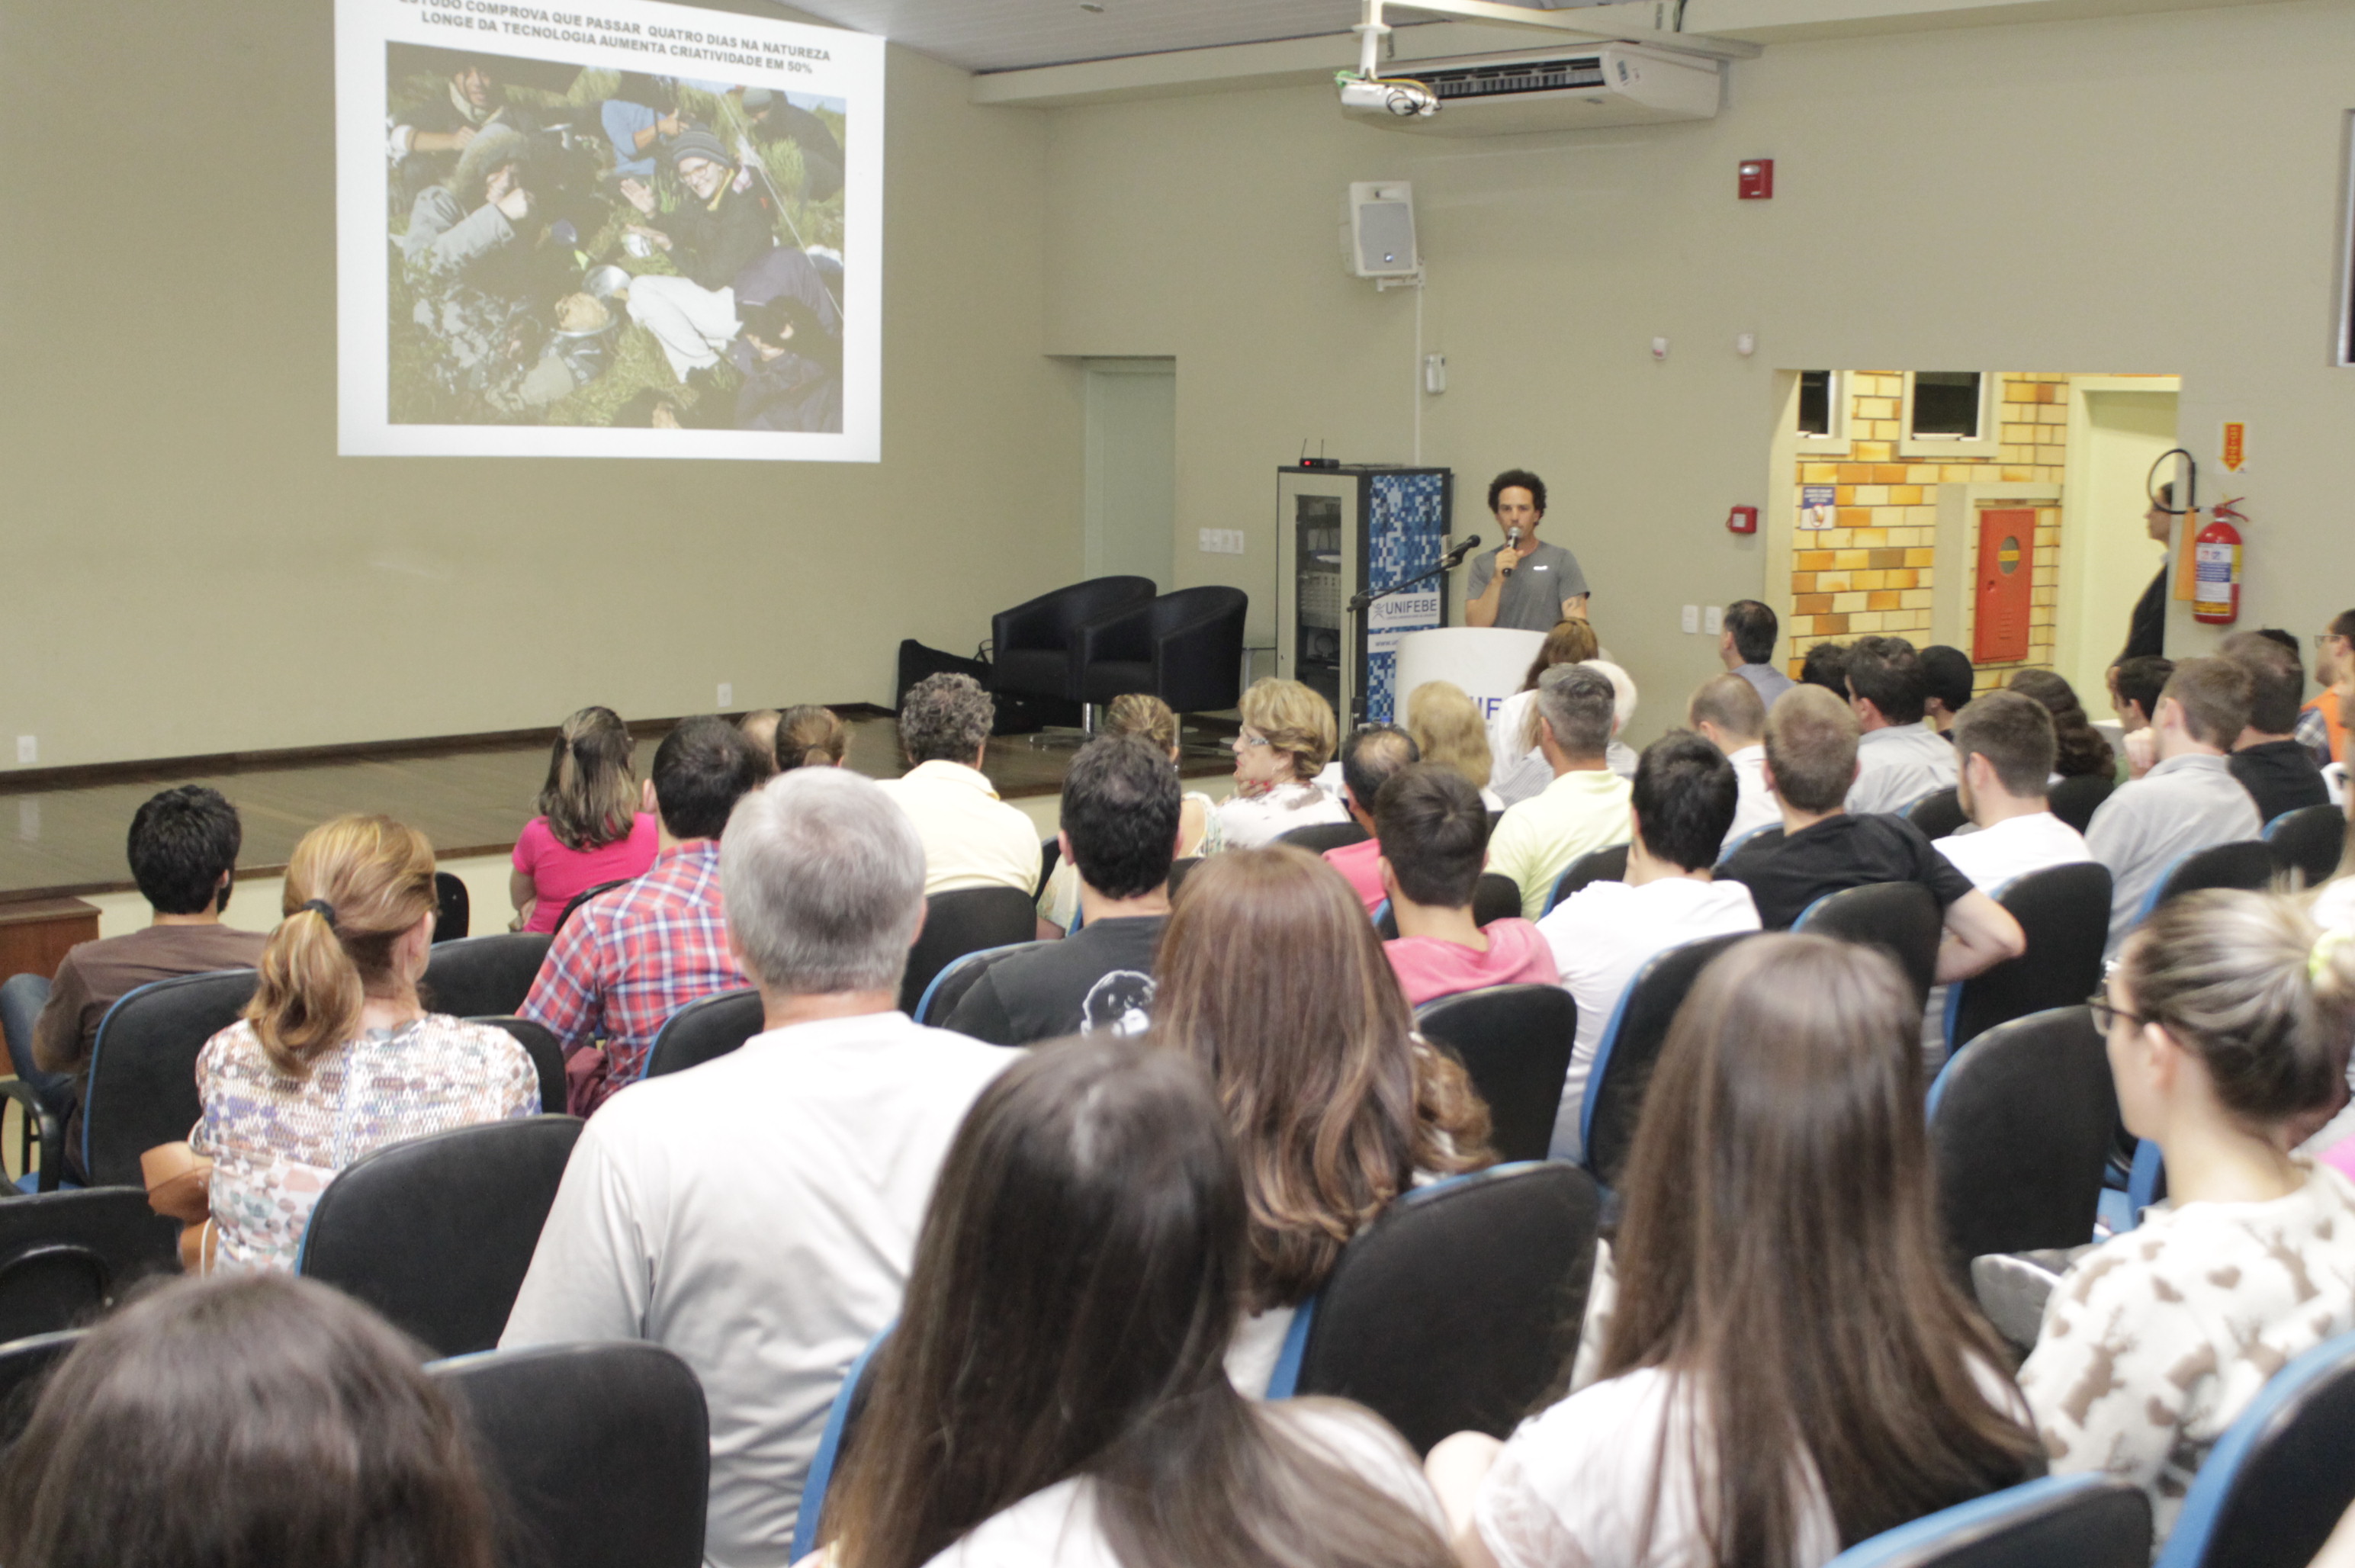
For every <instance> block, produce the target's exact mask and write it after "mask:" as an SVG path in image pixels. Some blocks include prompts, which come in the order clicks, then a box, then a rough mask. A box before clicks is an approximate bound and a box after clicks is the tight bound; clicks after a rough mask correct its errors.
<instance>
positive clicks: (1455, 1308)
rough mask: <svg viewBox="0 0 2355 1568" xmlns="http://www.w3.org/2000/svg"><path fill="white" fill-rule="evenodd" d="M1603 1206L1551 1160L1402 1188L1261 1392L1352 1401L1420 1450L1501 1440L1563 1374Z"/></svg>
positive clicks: (1338, 1272)
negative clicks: (1452, 1437)
mask: <svg viewBox="0 0 2355 1568" xmlns="http://www.w3.org/2000/svg"><path fill="white" fill-rule="evenodd" d="M1601 1211H1602V1202H1601V1197H1600V1195H1599V1194H1598V1193H1597V1192H1596V1190H1595V1188H1594V1182H1593V1179H1592V1178H1590V1177H1589V1176H1588V1175H1587V1174H1586V1173H1585V1172H1584V1171H1582V1170H1581V1169H1579V1168H1577V1167H1576V1166H1574V1165H1565V1164H1562V1163H1561V1162H1559V1161H1545V1162H1540V1163H1538V1164H1533V1165H1502V1166H1497V1167H1496V1168H1494V1169H1490V1170H1485V1171H1482V1172H1480V1173H1478V1174H1476V1175H1473V1176H1465V1177H1458V1178H1456V1179H1454V1180H1451V1181H1444V1182H1440V1183H1438V1184H1436V1185H1434V1186H1431V1187H1425V1188H1423V1189H1418V1190H1416V1191H1414V1192H1412V1193H1409V1194H1408V1195H1407V1196H1406V1197H1404V1198H1401V1200H1399V1201H1397V1202H1396V1203H1393V1204H1391V1207H1390V1209H1389V1211H1387V1212H1385V1213H1384V1214H1383V1215H1382V1217H1381V1218H1380V1219H1379V1220H1377V1221H1374V1222H1373V1223H1372V1224H1371V1225H1369V1226H1368V1227H1367V1228H1366V1229H1365V1230H1364V1231H1363V1232H1360V1233H1359V1235H1358V1237H1357V1239H1356V1240H1354V1241H1352V1242H1351V1243H1349V1244H1348V1246H1347V1247H1346V1248H1344V1249H1343V1250H1342V1253H1341V1260H1340V1262H1339V1263H1337V1264H1335V1265H1334V1268H1333V1272H1332V1274H1331V1275H1328V1276H1327V1279H1326V1281H1325V1285H1324V1288H1322V1289H1321V1290H1319V1291H1318V1292H1317V1293H1316V1297H1315V1299H1314V1300H1313V1301H1312V1302H1310V1303H1308V1304H1306V1305H1304V1306H1303V1307H1301V1309H1300V1317H1296V1318H1295V1323H1294V1334H1295V1338H1294V1339H1293V1340H1292V1341H1289V1342H1287V1345H1286V1356H1285V1361H1284V1364H1281V1365H1279V1367H1278V1369H1277V1375H1276V1381H1273V1382H1272V1383H1271V1384H1270V1386H1269V1389H1268V1395H1269V1397H1270V1398H1279V1397H1284V1396H1286V1395H1289V1394H1294V1393H1303V1394H1310V1393H1323V1394H1338V1395H1340V1396H1341V1397H1343V1398H1345V1399H1354V1400H1357V1401H1358V1402H1359V1403H1362V1404H1365V1405H1367V1406H1369V1407H1370V1408H1371V1409H1372V1410H1373V1411H1374V1412H1375V1413H1378V1414H1379V1415H1380V1416H1381V1417H1382V1418H1383V1419H1384V1420H1386V1421H1388V1422H1389V1423H1390V1424H1391V1425H1392V1426H1395V1427H1397V1428H1398V1430H1399V1432H1400V1434H1401V1435H1402V1436H1404V1437H1405V1438H1406V1440H1407V1441H1408V1442H1409V1443H1412V1445H1414V1447H1415V1451H1416V1452H1417V1453H1427V1452H1429V1451H1430V1449H1431V1446H1432V1445H1433V1444H1435V1443H1437V1442H1438V1441H1439V1440H1440V1439H1441V1438H1443V1437H1444V1436H1446V1435H1448V1434H1450V1433H1452V1432H1486V1433H1489V1434H1491V1435H1495V1436H1497V1437H1502V1436H1503V1435H1506V1434H1507V1433H1508V1432H1510V1431H1511V1430H1512V1429H1513V1425H1514V1424H1515V1423H1517V1422H1518V1421H1519V1420H1520V1419H1521V1417H1523V1416H1524V1415H1527V1414H1528V1413H1529V1408H1530V1406H1531V1405H1533V1404H1535V1403H1537V1401H1538V1400H1539V1398H1540V1396H1541V1395H1542V1394H1544V1393H1545V1392H1547V1390H1548V1389H1550V1388H1551V1387H1552V1386H1554V1384H1555V1383H1556V1382H1557V1381H1558V1380H1561V1377H1562V1374H1563V1373H1564V1372H1566V1371H1568V1366H1569V1359H1570V1357H1571V1356H1572V1354H1573V1353H1574V1352H1575V1351H1576V1349H1577V1347H1578V1330H1579V1324H1580V1322H1581V1321H1582V1319H1583V1318H1584V1317H1585V1315H1586V1291H1587V1286H1588V1285H1589V1284H1590V1283H1591V1282H1592V1280H1593V1273H1594V1232H1595V1225H1596V1222H1597V1221H1598V1219H1599V1218H1600V1215H1601ZM1303 1319H1305V1321H1303Z"/></svg>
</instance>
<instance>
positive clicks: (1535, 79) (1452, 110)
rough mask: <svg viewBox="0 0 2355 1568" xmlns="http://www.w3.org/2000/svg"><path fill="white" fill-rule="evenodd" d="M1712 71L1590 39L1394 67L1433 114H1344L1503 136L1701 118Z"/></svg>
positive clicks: (1444, 132) (1712, 96)
mask: <svg viewBox="0 0 2355 1568" xmlns="http://www.w3.org/2000/svg"><path fill="white" fill-rule="evenodd" d="M1721 70H1722V67H1721V65H1720V64H1719V62H1718V61H1716V60H1713V59H1703V58H1701V57H1700V56H1697V55H1679V54H1669V53H1668V52H1666V51H1664V50H1660V49H1651V48H1644V47H1643V46H1641V45H1639V44H1599V45H1594V46H1591V47H1588V48H1578V49H1549V50H1545V51H1542V52H1531V53H1527V54H1509V55H1477V56H1473V57H1469V58H1466V59H1453V60H1428V61H1420V62H1417V63H1415V64H1413V65H1412V66H1409V65H1405V64H1402V63H1401V64H1397V65H1393V66H1391V67H1390V68H1389V69H1387V70H1386V72H1385V73H1384V74H1385V75H1386V76H1387V77H1390V78H1392V79H1401V80H1412V81H1418V82H1421V83H1422V84H1423V86H1424V87H1426V88H1428V89H1429V90H1430V91H1431V92H1432V93H1433V95H1434V96H1435V97H1436V98H1437V99H1438V101H1439V112H1437V113H1435V114H1417V113H1414V112H1412V111H1408V112H1396V111H1395V110H1386V109H1383V108H1380V107H1370V106H1359V105H1357V104H1353V103H1345V104H1344V106H1343V112H1344V113H1346V114H1348V116H1349V117H1350V118H1351V119H1353V120H1363V121H1365V122H1366V123H1369V124H1372V125H1380V126H1384V127H1386V128H1388V129H1390V130H1392V131H1417V132H1421V133H1423V134H1425V135H1433V136H1509V135H1515V134H1518V133H1522V132H1529V131H1582V130H1587V129H1589V128H1592V127H1596V126H1605V125H1649V124H1653V123H1657V122H1660V121H1666V120H1708V119H1712V118H1714V117H1715V116H1716V114H1717V106H1718V101H1719V99H1720V97H1721V92H1722V86H1723V79H1722V77H1721Z"/></svg>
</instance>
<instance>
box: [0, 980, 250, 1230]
mask: <svg viewBox="0 0 2355 1568" xmlns="http://www.w3.org/2000/svg"><path fill="white" fill-rule="evenodd" d="M254 983H255V976H254V972H253V971H252V970H250V969H222V970H219V971H218V972H216V973H214V974H210V975H180V976H174V977H173V978H171V979H169V980H158V981H155V983H154V984H153V985H147V986H142V987H139V988H138V989H137V990H134V991H132V992H129V993H127V994H126V995H125V996H124V997H123V998H122V999H121V1000H120V1001H118V1002H116V1003H115V1004H114V1006H112V1008H108V1009H107V1011H106V1016H105V1017H104V1018H103V1019H100V1020H99V1024H98V1038H97V1039H96V1040H92V1041H91V1048H90V1050H91V1055H90V1086H89V1089H88V1092H87V1093H86V1094H85V1096H84V1099H83V1102H82V1113H81V1168H82V1171H83V1173H84V1174H85V1175H86V1176H87V1177H88V1178H89V1179H90V1184H91V1186H93V1187H136V1188H139V1189H141V1190H143V1191H144V1190H145V1188H146V1182H145V1180H144V1179H143V1178H142V1177H141V1175H140V1170H139V1157H140V1156H141V1155H142V1154H144V1153H145V1152H146V1151H147V1150H149V1149H151V1148H154V1147H155V1146H156V1145H157V1144H171V1143H178V1142H180V1141H181V1140H182V1139H184V1138H186V1136H188V1129H189V1128H190V1127H192V1126H194V1125H197V1117H198V1116H199V1115H202V1114H203V1112H204V1107H203V1106H202V1105H200V1104H197V1052H199V1051H203V1050H204V1048H205V1041H207V1040H210V1039H212V1037H213V1036H215V1035H217V1034H218V1033H219V1032H220V1031H221V1030H223V1029H227V1028H229V1025H231V1024H233V1023H235V1022H236V1021H237V1019H238V1015H239V1014H240V1013H241V1012H243V1011H244V1010H245V1004H246V1003H248V1002H250V1001H251V1000H252V999H253V987H254ZM42 1179H43V1180H44V1181H47V1180H48V1172H47V1171H44V1172H43V1173H42Z"/></svg>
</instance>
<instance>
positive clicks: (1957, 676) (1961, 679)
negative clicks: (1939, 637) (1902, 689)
mask: <svg viewBox="0 0 2355 1568" xmlns="http://www.w3.org/2000/svg"><path fill="white" fill-rule="evenodd" d="M1977 684H1978V671H1977V669H1975V668H1973V667H1972V665H1971V658H1970V656H1969V655H1968V654H1966V653H1965V652H1963V650H1962V649H1960V648H1950V647H1948V646H1946V645H1945V644H1944V643H1933V644H1932V645H1930V646H1928V647H1926V648H1923V650H1922V686H1923V692H1924V693H1925V696H1924V699H1923V705H1922V722H1923V723H1924V724H1926V725H1928V726H1929V727H1930V729H1931V730H1932V731H1934V733H1936V734H1940V735H1945V734H1950V733H1951V732H1952V731H1953V730H1954V728H1955V720H1956V719H1957V718H1959V717H1960V716H1961V715H1962V711H1963V709H1966V708H1968V707H1969V706H1970V705H1971V696H1972V691H1973V688H1975V687H1977Z"/></svg>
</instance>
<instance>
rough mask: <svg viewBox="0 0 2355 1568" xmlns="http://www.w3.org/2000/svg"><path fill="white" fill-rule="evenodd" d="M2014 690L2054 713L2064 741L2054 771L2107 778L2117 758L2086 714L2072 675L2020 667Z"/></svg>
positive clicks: (2066, 775) (2058, 735) (2056, 733)
mask: <svg viewBox="0 0 2355 1568" xmlns="http://www.w3.org/2000/svg"><path fill="white" fill-rule="evenodd" d="M2011 689H2012V690H2014V691H2017V692H2019V694H2020V695H2021V696H2023V697H2032V698H2034V699H2036V700H2037V701H2039V702H2041V703H2042V704H2043V705H2044V708H2045V710H2046V711H2047V712H2049V713H2051V715H2052V729H2053V732H2054V736H2055V738H2056V739H2057V740H2058V741H2060V750H2059V752H2057V754H2056V755H2055V756H2054V759H2053V763H2052V771H2053V772H2054V773H2059V774H2060V775H2061V776H2062V778H2064V779H2073V778H2076V777H2078V776H2079V775H2081V774H2084V773H2097V774H2100V775H2101V776H2102V777H2104V778H2107V777H2108V776H2109V775H2110V773H2111V772H2112V770H2113V768H2114V766H2115V758H2114V757H2113V756H2112V753H2111V752H2110V743H2109V741H2105V740H2104V739H2103V738H2102V732H2101V731H2099V730H2096V729H2094V721H2093V720H2091V719H2088V718H2087V717H2086V716H2085V707H2084V704H2083V703H2081V702H2079V701H2078V700H2077V688H2075V687H2073V686H2071V685H2070V684H2069V681H2068V677H2065V676H2062V675H2059V674H2056V673H2055V672H2053V671H2051V670H2049V669H2023V670H2016V671H2014V672H2013V674H2012V677H2011Z"/></svg>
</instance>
